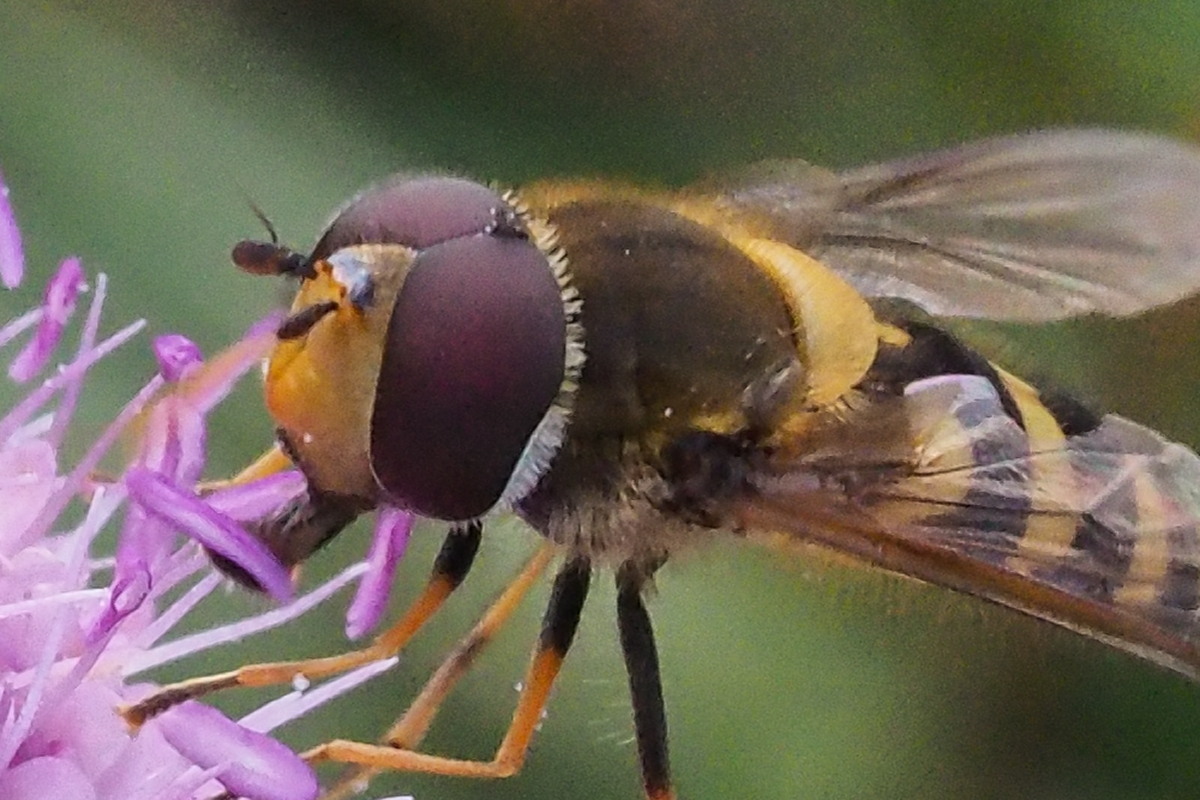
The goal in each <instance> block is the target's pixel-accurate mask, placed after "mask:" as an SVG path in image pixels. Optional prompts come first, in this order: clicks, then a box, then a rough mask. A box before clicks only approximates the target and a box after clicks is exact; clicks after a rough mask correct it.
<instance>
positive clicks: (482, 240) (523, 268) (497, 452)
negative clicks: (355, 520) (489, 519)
mask: <svg viewBox="0 0 1200 800" xmlns="http://www.w3.org/2000/svg"><path fill="white" fill-rule="evenodd" d="M565 353H566V316H565V312H564V309H563V300H562V295H561V291H560V289H559V285H558V281H557V280H556V279H555V277H554V273H553V271H552V270H551V268H550V266H549V264H548V263H547V260H546V257H545V255H544V254H543V253H542V252H541V251H540V250H538V248H537V247H536V246H535V245H534V244H532V243H531V242H530V241H528V240H527V239H523V238H518V237H512V236H502V235H489V234H480V235H477V236H467V237H462V238H458V239H453V240H450V241H446V242H444V243H442V244H438V245H434V246H433V247H430V248H428V249H427V250H424V251H423V252H421V253H419V254H418V255H417V257H416V258H415V260H414V262H413V265H412V267H411V270H410V272H409V274H408V276H407V277H406V278H405V280H404V283H403V285H402V286H401V288H400V292H399V294H398V296H397V298H396V304H395V307H394V308H393V310H392V315H391V319H390V321H389V323H388V329H387V339H386V342H385V346H384V354H383V361H382V367H381V370H380V374H379V383H378V386H377V388H376V393H375V405H374V409H373V411H372V418H371V467H372V470H373V471H374V473H375V478H376V481H377V482H378V484H379V486H380V488H381V489H382V490H383V492H384V494H385V495H386V496H387V497H388V498H389V500H390V501H391V502H393V503H395V504H396V505H400V506H402V507H405V508H408V509H410V510H412V511H415V512H417V513H420V514H423V515H425V516H429V517H435V518H439V519H447V520H465V519H471V518H474V517H477V516H480V515H482V514H484V513H486V512H487V511H488V510H489V509H491V508H492V507H493V506H494V505H495V504H496V502H497V501H498V500H499V499H500V497H501V495H502V493H503V492H504V489H505V486H506V485H507V483H508V480H509V478H510V477H511V476H512V474H513V471H514V470H515V469H516V466H517V463H518V461H519V459H520V458H521V454H522V453H523V452H524V450H525V447H526V445H527V444H528V442H529V440H530V437H531V436H532V435H533V433H534V430H535V429H536V428H537V425H538V423H539V422H540V421H541V420H542V418H543V417H544V416H545V414H546V412H547V410H549V408H550V406H551V404H552V403H553V402H554V399H555V397H556V396H557V395H558V392H559V389H560V387H561V385H562V381H563V373H564V358H565Z"/></svg>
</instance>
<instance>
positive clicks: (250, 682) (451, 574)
mask: <svg viewBox="0 0 1200 800" xmlns="http://www.w3.org/2000/svg"><path fill="white" fill-rule="evenodd" d="M481 535H482V528H481V527H480V525H479V524H478V523H471V524H468V525H466V526H464V527H461V528H453V529H451V531H450V533H449V534H448V535H447V536H446V540H445V542H444V543H443V544H442V549H441V551H440V552H439V553H438V556H437V559H436V560H435V561H434V565H433V571H432V573H431V575H430V577H429V580H428V581H427V582H426V584H425V588H424V589H423V590H422V591H421V594H420V595H418V596H417V599H416V600H415V601H414V602H413V603H412V604H411V605H410V606H409V608H408V610H407V611H406V612H405V613H404V615H403V616H401V618H400V620H399V621H398V622H397V623H396V624H395V625H393V626H392V627H391V628H389V629H388V630H386V631H384V632H383V633H381V634H380V635H379V636H377V637H376V638H375V640H374V641H373V642H371V644H370V645H368V646H367V647H365V648H362V649H361V650H353V651H351V652H348V653H342V654H340V655H335V656H326V657H324V658H309V659H299V660H295V661H279V662H274V663H268V664H249V665H246V666H243V667H239V668H238V669H235V670H231V671H229V672H223V673H220V674H216V675H207V676H202V677H198V678H192V679H190V680H186V681H181V682H179V683H174V684H170V685H168V686H164V687H163V688H161V689H159V690H158V691H157V692H155V693H154V694H152V695H150V696H149V697H147V698H146V699H144V700H142V701H141V702H139V703H135V704H133V705H130V706H126V707H125V708H123V709H122V710H121V714H122V716H123V717H124V718H125V720H126V721H127V722H129V723H130V724H131V725H133V726H135V727H137V726H140V725H141V724H142V723H144V722H145V721H146V720H147V719H150V718H151V717H153V716H155V715H156V714H160V713H162V712H163V711H165V710H166V709H168V708H170V707H171V706H174V705H177V704H179V703H182V702H183V701H185V700H193V699H196V698H199V697H203V696H204V695H207V694H211V693H212V692H215V691H219V690H222V689H230V688H234V687H237V686H247V687H248V686H269V685H274V684H281V683H291V682H292V681H293V680H294V679H295V678H296V677H297V676H301V675H302V676H304V677H306V678H310V679H312V678H322V677H325V676H327V675H334V674H337V673H339V672H345V671H346V670H350V669H354V668H355V667H359V666H362V665H364V664H369V663H371V662H373V661H379V660H381V659H384V658H390V657H391V656H393V655H395V654H396V653H398V652H399V651H400V650H401V649H403V647H404V646H405V645H406V644H408V642H409V640H410V639H411V638H412V637H413V636H414V635H415V634H416V632H417V631H418V630H420V628H421V627H422V626H423V625H424V624H425V623H426V622H427V621H428V620H429V618H430V617H432V616H433V614H434V613H435V612H436V611H437V610H438V609H439V608H441V607H442V605H443V604H444V603H445V601H446V599H447V598H448V597H449V596H450V594H451V593H452V592H453V591H454V590H455V589H456V588H458V586H459V584H461V583H462V581H463V579H464V578H465V577H466V575H467V572H468V571H469V570H470V568H471V564H472V563H473V562H474V560H475V553H476V551H477V550H478V549H479V540H480V537H481ZM549 551H550V546H549V545H547V546H546V547H544V548H543V549H542V550H539V552H538V554H536V555H535V556H534V557H533V559H532V561H531V562H530V566H527V567H526V571H528V570H530V569H531V567H533V566H534V565H538V564H539V563H540V566H538V567H537V568H536V571H535V573H534V574H535V575H536V574H537V572H540V571H541V568H542V567H544V566H545V562H546V561H547V560H548V559H549V557H550V552H549Z"/></svg>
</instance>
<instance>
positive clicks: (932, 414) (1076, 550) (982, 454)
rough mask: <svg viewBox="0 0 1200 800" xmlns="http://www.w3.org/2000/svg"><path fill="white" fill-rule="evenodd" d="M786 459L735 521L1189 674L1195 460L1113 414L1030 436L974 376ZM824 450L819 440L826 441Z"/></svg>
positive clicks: (923, 386) (931, 388) (881, 411)
mask: <svg viewBox="0 0 1200 800" xmlns="http://www.w3.org/2000/svg"><path fill="white" fill-rule="evenodd" d="M859 416H860V417H862V419H859V420H854V421H849V422H847V428H849V426H851V425H855V424H859V423H865V424H866V425H867V428H865V429H864V428H860V429H859V430H860V431H861V430H875V431H884V430H886V429H888V428H889V427H891V428H892V429H894V430H897V431H901V433H898V434H893V435H891V436H887V437H886V438H885V439H883V440H880V439H876V443H875V445H874V447H873V448H871V449H868V450H865V451H864V450H862V449H859V448H858V447H857V446H856V442H857V440H858V438H859V436H860V434H858V433H847V434H846V436H844V437H840V438H841V440H842V441H843V442H844V444H843V445H840V446H839V445H838V444H836V442H837V441H839V436H838V434H837V431H836V428H837V427H839V426H832V427H831V428H830V429H829V430H828V431H826V432H824V433H819V434H817V437H816V438H817V441H815V442H814V444H815V445H816V447H815V448H814V449H812V450H807V451H806V452H804V453H802V454H801V453H800V452H799V451H797V454H796V455H788V454H782V455H781V456H780V457H779V458H777V459H776V460H775V462H774V463H773V465H772V469H771V470H770V471H768V472H766V473H764V474H762V475H761V476H760V477H759V478H758V480H757V485H756V491H757V494H756V496H755V497H754V498H753V499H750V500H748V501H746V503H745V504H744V506H743V507H742V508H741V510H740V512H739V514H740V517H741V522H742V523H743V524H745V525H747V526H749V527H751V528H756V529H759V530H765V531H774V532H784V533H787V534H789V535H792V536H795V537H799V538H801V539H804V540H806V541H812V542H815V543H817V544H820V545H823V546H825V547H829V548H832V549H834V550H839V551H842V552H844V553H849V554H851V555H855V556H858V557H859V558H863V559H865V560H867V561H870V562H872V563H874V564H876V565H877V566H880V567H883V568H885V569H890V570H894V571H898V572H902V573H905V574H909V575H913V576H915V577H918V578H923V579H925V580H929V581H931V582H934V583H938V584H943V585H947V586H950V587H951V588H957V589H960V590H962V591H965V592H967V593H970V594H975V595H979V596H983V597H986V598H988V599H991V600H995V601H997V602H1000V603H1002V604H1005V605H1008V606H1011V607H1014V608H1018V609H1021V610H1024V611H1027V612H1029V613H1031V614H1034V615H1035V616H1039V617H1043V618H1047V619H1050V620H1053V621H1055V622H1058V623H1060V624H1062V625H1065V626H1067V627H1069V628H1072V629H1075V630H1078V631H1080V632H1082V633H1085V634H1089V635H1092V636H1095V637H1097V638H1101V639H1104V640H1106V641H1109V642H1110V643H1112V644H1115V645H1117V646H1119V647H1122V648H1124V649H1128V650H1132V651H1135V652H1137V653H1139V654H1140V655H1142V656H1145V657H1148V658H1151V659H1152V660H1155V661H1158V662H1160V663H1163V664H1166V665H1167V666H1170V667H1171V668H1173V669H1176V670H1178V671H1181V672H1184V673H1185V674H1188V675H1190V676H1192V677H1197V675H1198V674H1200V653H1198V651H1197V649H1196V644H1197V640H1198V639H1200V618H1198V616H1197V608H1198V607H1200V533H1198V531H1197V520H1200V457H1197V456H1196V454H1195V453H1193V452H1191V451H1190V450H1188V449H1187V448H1185V447H1183V446H1182V445H1178V444H1174V443H1171V442H1168V441H1166V440H1164V439H1163V438H1161V437H1160V436H1158V435H1157V434H1155V433H1154V432H1152V431H1150V430H1148V429H1146V428H1143V427H1142V426H1140V425H1136V424H1134V423H1132V422H1129V421H1128V420H1125V419H1122V418H1120V417H1116V416H1112V415H1109V416H1106V417H1104V418H1103V419H1102V420H1101V422H1100V424H1099V426H1098V427H1096V428H1095V429H1094V430H1092V431H1090V432H1087V433H1084V434H1081V435H1077V436H1070V437H1061V438H1060V439H1059V441H1058V442H1056V443H1055V442H1049V443H1048V442H1046V441H1039V440H1038V437H1037V436H1031V435H1030V434H1027V433H1026V432H1025V431H1024V430H1022V429H1021V427H1020V426H1018V425H1017V423H1016V422H1014V421H1013V420H1012V418H1011V417H1009V416H1008V415H1007V414H1005V412H1004V410H1003V409H1002V408H1001V405H1000V399H999V397H998V396H997V394H996V391H995V389H994V388H993V387H992V386H991V384H989V383H988V381H987V380H985V379H983V378H975V377H959V376H953V377H946V378H935V379H930V380H925V381H920V382H918V383H915V384H912V385H911V386H910V387H909V390H908V391H907V393H906V395H905V396H904V397H902V398H893V399H890V400H885V401H881V402H880V403H878V404H874V405H872V406H868V407H867V408H866V409H865V410H863V411H861V412H859ZM822 440H824V441H822Z"/></svg>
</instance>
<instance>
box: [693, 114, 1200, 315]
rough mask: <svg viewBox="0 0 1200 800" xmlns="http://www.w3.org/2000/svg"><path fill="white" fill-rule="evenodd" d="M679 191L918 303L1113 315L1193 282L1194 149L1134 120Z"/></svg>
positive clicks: (763, 172) (766, 173) (765, 170)
mask: <svg viewBox="0 0 1200 800" xmlns="http://www.w3.org/2000/svg"><path fill="white" fill-rule="evenodd" d="M695 191H696V192H697V193H701V194H706V195H708V196H709V197H710V198H712V199H713V200H714V201H715V202H716V203H717V205H718V207H719V208H722V209H724V210H725V211H726V212H727V213H732V214H735V215H737V214H742V215H746V216H748V217H749V218H750V219H751V220H753V221H754V222H755V223H757V225H758V226H764V225H765V226H766V227H767V229H768V230H769V232H770V235H772V236H774V237H776V238H779V239H781V240H783V241H786V242H788V243H789V244H792V245H794V246H797V247H800V248H801V249H803V250H805V251H806V252H808V253H810V254H811V255H813V256H815V257H817V258H820V259H821V260H822V261H824V262H825V263H826V264H827V265H829V266H830V267H832V268H833V269H835V270H837V271H838V272H839V273H840V274H842V275H843V276H844V277H845V278H846V279H847V280H849V281H850V282H851V283H852V284H853V285H854V286H855V287H856V288H857V289H858V290H859V291H861V292H862V293H863V294H865V295H867V296H869V297H894V298H901V299H905V300H908V301H911V302H914V303H916V304H917V305H919V306H921V307H922V308H924V309H925V310H927V311H929V312H930V313H933V314H939V315H949V316H965V317H985V318H992V319H1005V320H1014V321H1025V322H1034V321H1048V320H1055V319H1064V318H1067V317H1071V316H1076V315H1080V314H1087V313H1093V312H1095V313H1102V314H1108V315H1114V316H1124V315H1129V314H1136V313H1138V312H1141V311H1144V310H1146V309H1148V308H1153V307H1155V306H1158V305H1162V304H1165V303H1170V302H1173V301H1175V300H1178V299H1180V298H1182V297H1185V296H1187V295H1189V294H1192V293H1194V292H1196V291H1197V290H1198V289H1200V149H1197V148H1195V147H1192V146H1190V145H1186V144H1183V143H1181V142H1177V141H1174V140H1171V139H1167V138H1163V137H1159V136H1154V135H1150V134H1140V133H1122V132H1115V131H1102V130H1074V131H1046V132H1039V133H1031V134H1025V135H1017V136H1008V137H1001V138H995V139H987V140H983V141H980V142H977V143H974V144H969V145H966V146H962V147H957V148H952V149H948V150H942V151H938V152H934V153H931V154H928V155H924V156H917V157H914V158H909V159H905V160H900V161H894V162H889V163H885V164H881V165H877V166H871V167H865V168H862V169H857V170H851V171H848V172H844V173H841V174H838V175H835V174H833V173H828V172H824V171H822V170H818V169H815V168H813V167H811V166H809V165H807V164H804V163H803V162H799V161H781V162H773V163H767V164H763V165H759V166H757V167H753V168H751V170H749V171H747V172H745V173H743V174H742V175H740V176H738V177H736V178H733V179H726V180H724V181H721V182H716V183H710V184H707V185H701V186H698V187H696V189H695Z"/></svg>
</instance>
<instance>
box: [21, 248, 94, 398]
mask: <svg viewBox="0 0 1200 800" xmlns="http://www.w3.org/2000/svg"><path fill="white" fill-rule="evenodd" d="M85 287H86V283H85V279H84V275H83V265H82V264H80V262H79V259H78V258H68V259H65V260H64V261H63V262H62V264H61V265H59V268H58V272H57V273H55V275H54V277H53V278H52V279H51V280H50V282H49V283H48V284H46V293H45V297H44V298H43V300H42V310H43V312H44V313H43V314H42V318H41V319H40V320H39V321H38V327H37V331H36V332H35V333H34V334H33V338H32V339H30V340H29V342H28V344H26V345H25V348H24V349H23V350H21V352H20V353H18V354H17V357H16V358H15V359H13V362H12V364H11V365H9V368H8V376H9V377H10V378H12V379H13V380H14V381H17V382H18V383H24V382H25V381H27V380H29V379H30V378H32V377H33V376H34V375H36V374H37V373H38V371H39V370H41V368H42V367H43V366H45V364H46V362H47V361H48V360H49V359H50V353H51V352H53V350H54V347H55V345H57V344H58V340H59V339H60V338H61V337H62V332H63V329H64V328H65V327H66V325H67V321H68V320H69V319H70V318H71V314H72V313H74V311H75V299H76V298H77V297H78V296H79V293H80V292H81V291H83V290H84V288H85Z"/></svg>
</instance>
